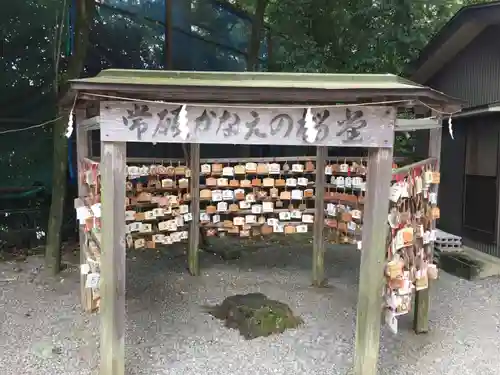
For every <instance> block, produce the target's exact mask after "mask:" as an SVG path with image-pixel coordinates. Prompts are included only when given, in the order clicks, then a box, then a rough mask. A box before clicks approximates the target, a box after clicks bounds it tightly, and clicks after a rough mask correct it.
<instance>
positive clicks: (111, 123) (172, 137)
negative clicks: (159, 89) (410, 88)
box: [100, 102, 395, 148]
mask: <svg viewBox="0 0 500 375" xmlns="http://www.w3.org/2000/svg"><path fill="white" fill-rule="evenodd" d="M181 109H182V106H176V105H168V104H162V103H158V104H156V103H155V104H141V103H133V102H106V104H105V105H102V106H101V117H100V118H101V140H102V141H113V142H153V143H157V142H162V143H217V144H241V145H249V144H253V145H260V144H262V145H264V144H273V145H298V146H307V145H314V146H337V147H389V148H390V147H392V145H393V141H394V119H395V112H394V111H395V109H394V108H391V107H370V106H358V107H351V108H346V107H331V108H320V109H318V108H313V109H311V112H312V116H313V118H314V125H313V126H314V128H315V130H316V131H317V133H316V136H315V139H313V141H312V142H311V141H310V140H309V139H307V137H306V128H307V126H306V121H305V118H306V113H307V108H287V107H282V108H280V109H276V108H251V107H249V108H232V107H227V108H225V107H218V106H215V105H213V106H207V107H202V106H189V105H188V106H186V107H185V110H186V117H187V127H188V128H189V129H188V130H187V136H184V137H183V134H182V133H183V132H182V131H181V129H180V127H179V116H180V115H179V114H180V113H181Z"/></svg>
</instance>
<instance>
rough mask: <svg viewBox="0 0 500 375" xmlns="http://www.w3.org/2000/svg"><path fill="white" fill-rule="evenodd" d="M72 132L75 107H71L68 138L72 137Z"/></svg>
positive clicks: (67, 129) (67, 130)
mask: <svg viewBox="0 0 500 375" xmlns="http://www.w3.org/2000/svg"><path fill="white" fill-rule="evenodd" d="M71 134H73V108H71V111H70V112H69V118H68V126H67V128H66V138H69V137H71Z"/></svg>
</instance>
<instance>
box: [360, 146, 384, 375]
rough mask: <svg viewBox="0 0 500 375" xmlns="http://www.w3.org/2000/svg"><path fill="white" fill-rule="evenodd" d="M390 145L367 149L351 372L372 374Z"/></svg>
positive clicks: (376, 347) (377, 332)
mask: <svg viewBox="0 0 500 375" xmlns="http://www.w3.org/2000/svg"><path fill="white" fill-rule="evenodd" d="M391 176H392V148H379V149H370V151H369V153H368V176H367V189H366V205H365V213H364V217H363V222H364V223H363V237H362V250H361V267H360V271H359V274H360V275H359V291H358V305H357V319H356V348H355V355H354V375H376V373H377V360H378V355H379V346H380V314H381V306H382V296H381V293H382V285H383V275H384V265H385V257H386V237H387V212H388V210H389V189H390V181H391Z"/></svg>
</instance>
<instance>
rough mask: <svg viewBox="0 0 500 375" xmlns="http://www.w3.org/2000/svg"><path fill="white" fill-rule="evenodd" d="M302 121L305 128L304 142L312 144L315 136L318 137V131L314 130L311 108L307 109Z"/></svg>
mask: <svg viewBox="0 0 500 375" xmlns="http://www.w3.org/2000/svg"><path fill="white" fill-rule="evenodd" d="M304 121H305V125H304V127H305V128H306V141H307V142H308V143H314V141H315V140H316V136H317V135H318V130H317V129H316V122H315V121H314V116H313V114H312V111H311V107H309V108H307V112H306V116H305V118H304Z"/></svg>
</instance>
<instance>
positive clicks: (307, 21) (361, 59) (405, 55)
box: [245, 0, 461, 74]
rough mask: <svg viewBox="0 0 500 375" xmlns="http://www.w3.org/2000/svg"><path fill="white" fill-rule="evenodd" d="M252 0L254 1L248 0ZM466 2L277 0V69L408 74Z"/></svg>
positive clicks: (273, 22)
mask: <svg viewBox="0 0 500 375" xmlns="http://www.w3.org/2000/svg"><path fill="white" fill-rule="evenodd" d="M245 1H248V0H245ZM460 6H461V4H460V3H459V2H458V1H457V0H432V1H430V2H429V1H427V2H424V1H414V0H389V1H383V2H373V1H371V0H369V1H368V0H357V1H355V2H353V1H350V0H340V1H328V0H316V1H311V0H279V1H278V0H274V1H271V2H270V4H269V6H268V8H267V16H266V21H267V23H268V24H269V25H270V27H271V28H272V30H273V31H274V33H275V34H279V35H280V36H279V37H278V38H276V39H275V46H276V48H275V56H274V68H275V69H276V70H285V71H297V70H298V71H319V72H349V73H357V72H359V73H386V72H390V73H395V74H402V72H403V71H404V69H405V67H406V66H407V64H408V63H409V62H410V61H412V60H413V59H415V58H416V57H417V55H418V52H419V51H420V50H421V49H422V48H423V47H424V46H425V45H426V43H427V42H428V41H429V39H430V38H431V37H432V35H433V34H434V33H435V32H436V31H437V30H438V29H439V28H441V27H442V26H443V24H444V23H445V22H446V21H447V20H448V19H449V18H450V17H451V16H452V15H453V13H454V12H455V11H456V10H457V9H458V8H459V7H460Z"/></svg>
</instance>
